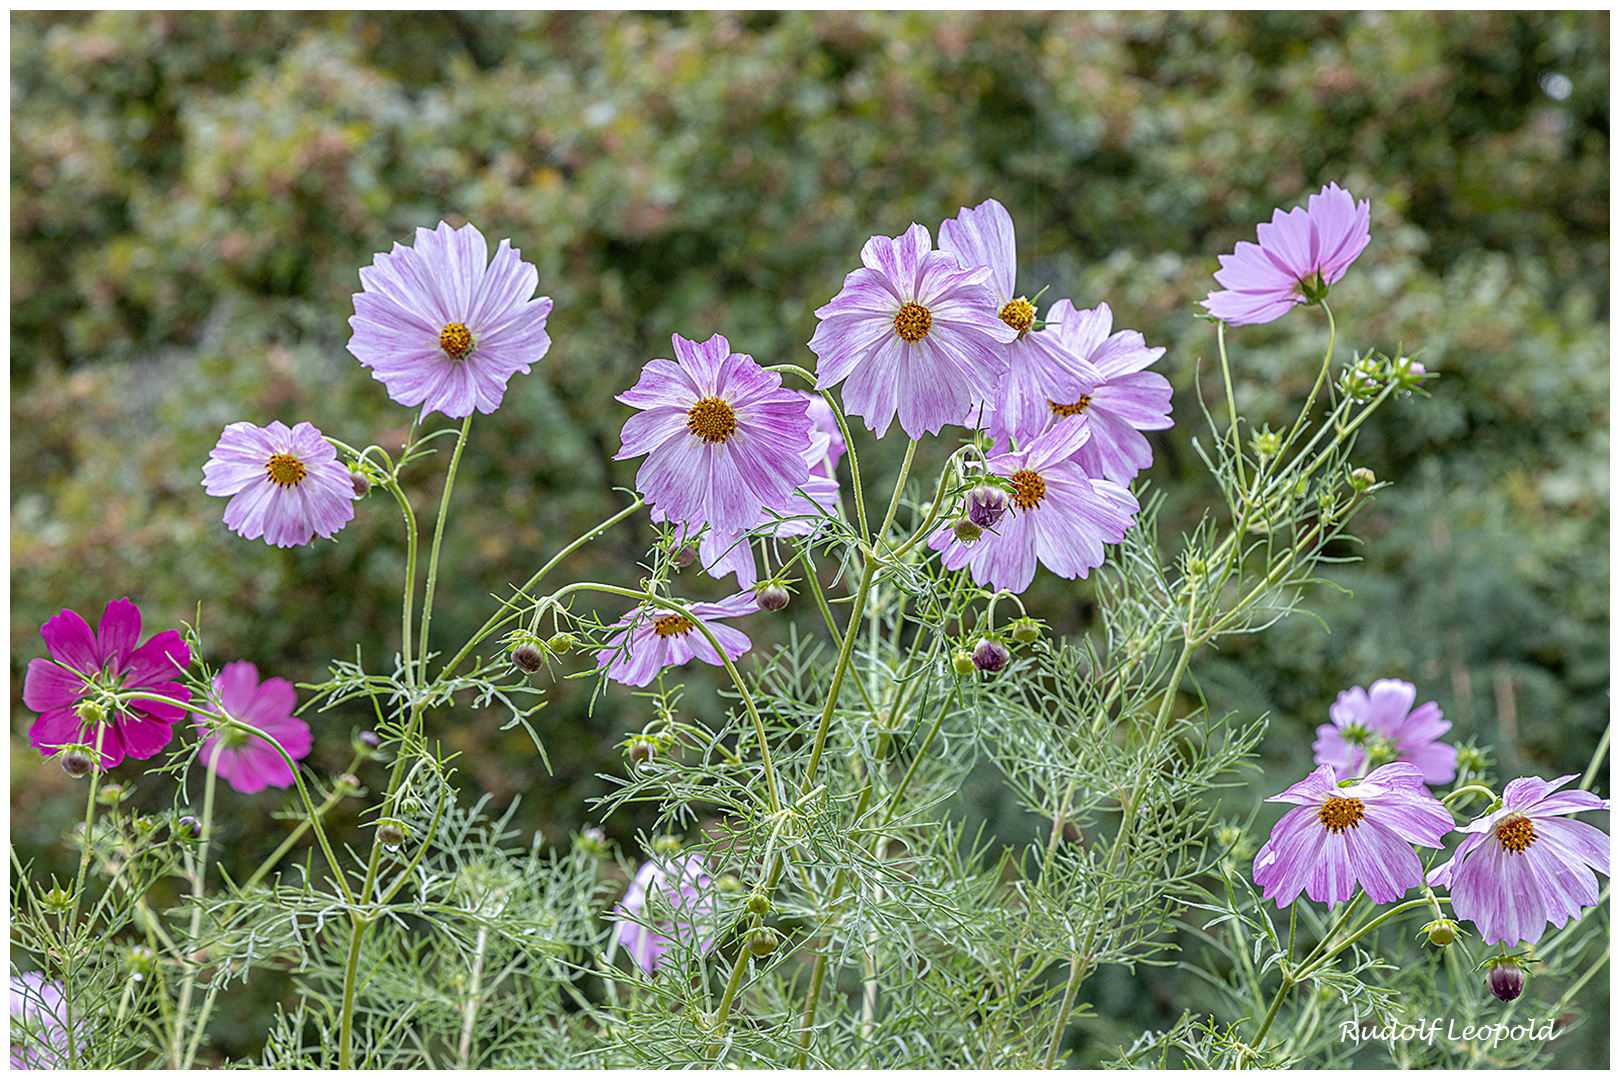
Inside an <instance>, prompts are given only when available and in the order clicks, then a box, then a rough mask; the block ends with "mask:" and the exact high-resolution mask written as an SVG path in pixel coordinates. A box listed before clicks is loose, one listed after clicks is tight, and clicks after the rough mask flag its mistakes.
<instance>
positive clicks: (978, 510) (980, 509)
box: [967, 484, 1009, 529]
mask: <svg viewBox="0 0 1620 1080" xmlns="http://www.w3.org/2000/svg"><path fill="white" fill-rule="evenodd" d="M1008 501H1009V500H1008V499H1007V493H1006V492H1005V491H1003V490H1002V489H1001V488H999V487H995V486H993V485H991V484H980V485H979V486H978V487H976V488H974V489H973V490H972V491H970V492H968V494H967V516H968V520H969V521H971V522H973V524H975V525H977V526H979V528H981V529H989V528H992V527H994V525H995V523H996V522H998V521H1000V520H1001V515H1002V514H1005V513H1006V512H1007V503H1008Z"/></svg>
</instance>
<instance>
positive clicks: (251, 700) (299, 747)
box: [191, 660, 314, 795]
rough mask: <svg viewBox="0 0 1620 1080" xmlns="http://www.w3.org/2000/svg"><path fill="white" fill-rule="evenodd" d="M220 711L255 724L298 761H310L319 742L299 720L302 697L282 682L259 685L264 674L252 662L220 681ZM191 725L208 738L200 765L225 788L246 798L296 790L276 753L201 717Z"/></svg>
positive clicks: (216, 696) (230, 669)
mask: <svg viewBox="0 0 1620 1080" xmlns="http://www.w3.org/2000/svg"><path fill="white" fill-rule="evenodd" d="M210 704H212V705H213V706H214V707H215V708H218V709H222V710H223V711H224V712H225V714H226V715H227V716H230V717H233V718H235V719H237V720H240V721H242V722H243V723H245V724H251V725H252V726H254V727H256V728H258V729H259V730H260V731H262V732H264V733H265V734H266V735H268V736H270V737H271V738H272V739H274V740H276V742H277V743H279V744H280V745H281V748H282V749H283V750H285V751H287V753H288V754H289V755H291V756H292V758H293V759H294V760H298V759H300V758H303V757H306V756H307V755H308V754H309V751H310V747H312V746H313V745H314V739H313V737H312V736H311V735H310V730H309V725H308V724H306V723H304V722H303V721H302V720H300V719H298V718H297V717H296V716H294V715H293V709H294V708H296V707H297V705H298V691H296V690H294V689H293V684H292V683H290V682H288V681H287V680H286V679H282V678H269V679H266V680H264V682H262V683H261V682H260V681H259V669H258V668H257V667H256V666H254V664H253V663H252V662H250V661H247V660H236V661H233V662H232V663H229V664H226V665H225V666H224V667H223V668H221V669H220V670H219V673H218V674H217V675H215V676H214V693H213V701H212V702H211V703H210ZM191 721H192V723H193V724H195V725H196V728H197V732H198V734H199V735H201V736H202V737H203V739H202V748H201V749H200V750H199V751H198V753H197V759H198V760H199V761H201V762H202V763H203V764H204V765H207V764H209V763H210V762H213V763H214V767H215V769H216V770H217V771H218V772H219V775H220V776H221V777H223V778H224V780H225V782H226V783H228V784H230V785H231V787H233V788H235V789H236V790H237V791H240V792H242V793H243V794H244V795H251V794H252V793H253V792H256V791H263V790H264V789H265V788H267V787H278V788H288V787H292V783H293V774H292V769H291V768H289V767H288V765H287V763H286V762H285V761H284V760H282V757H281V755H280V754H278V753H276V750H275V747H273V746H271V745H270V744H269V743H267V742H265V741H264V740H263V739H261V738H259V737H258V736H257V735H248V734H246V733H244V732H241V731H237V730H236V729H234V728H230V727H223V726H217V725H215V724H214V723H213V721H212V720H211V719H210V718H209V717H206V716H203V715H202V714H200V713H192V715H191Z"/></svg>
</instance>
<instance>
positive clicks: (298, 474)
mask: <svg viewBox="0 0 1620 1080" xmlns="http://www.w3.org/2000/svg"><path fill="white" fill-rule="evenodd" d="M264 472H265V475H266V477H268V478H269V480H270V482H271V483H273V484H280V485H281V486H282V487H284V488H287V487H297V486H298V485H299V484H300V483H302V482H303V480H304V477H305V476H306V475H308V473H309V470H308V469H306V468H304V463H303V462H302V461H299V460H298V459H297V458H295V457H293V456H292V455H291V454H271V455H270V460H269V461H267V462H265V464H264Z"/></svg>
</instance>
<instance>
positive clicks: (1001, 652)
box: [973, 638, 1012, 675]
mask: <svg viewBox="0 0 1620 1080" xmlns="http://www.w3.org/2000/svg"><path fill="white" fill-rule="evenodd" d="M1011 659H1012V653H1010V652H1008V651H1007V646H1005V645H1003V644H1002V643H1001V642H999V641H995V640H993V639H991V638H980V639H979V643H978V644H977V645H975V646H973V666H974V667H976V668H978V669H979V670H980V671H988V672H989V673H990V674H992V675H994V674H995V673H996V672H998V671H1000V670H1001V669H1002V668H1004V667H1006V666H1007V661H1008V660H1011Z"/></svg>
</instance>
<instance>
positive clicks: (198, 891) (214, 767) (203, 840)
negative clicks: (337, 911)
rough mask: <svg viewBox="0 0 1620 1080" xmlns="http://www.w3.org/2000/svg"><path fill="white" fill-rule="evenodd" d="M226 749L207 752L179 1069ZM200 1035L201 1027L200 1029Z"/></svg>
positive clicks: (178, 1033) (176, 1055) (178, 1028)
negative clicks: (216, 794)
mask: <svg viewBox="0 0 1620 1080" xmlns="http://www.w3.org/2000/svg"><path fill="white" fill-rule="evenodd" d="M224 750H225V744H224V743H223V742H219V741H216V742H215V743H214V752H213V753H212V754H210V755H208V779H207V780H206V781H204V782H203V806H202V831H201V833H200V835H199V837H198V840H197V870H196V872H195V873H194V874H193V875H192V878H191V929H190V932H189V933H188V934H187V935H186V956H185V963H186V978H185V981H184V982H183V983H181V984H180V1007H179V1008H178V1009H177V1010H176V1011H175V1018H174V1045H173V1046H172V1047H171V1048H170V1061H172V1062H173V1063H174V1064H173V1067H174V1068H176V1069H183V1068H185V1067H186V1065H185V1058H184V1057H183V1056H182V1054H181V1047H182V1046H184V1045H185V1023H186V1011H187V1010H188V1009H190V1008H191V993H192V990H193V988H194V987H195V986H196V984H197V951H198V950H197V938H198V935H200V934H201V933H202V906H201V901H202V898H203V891H204V888H205V886H206V884H207V878H208V845H209V842H210V840H211V839H212V838H213V832H214V790H215V787H216V783H217V781H218V778H219V755H220V754H222V753H223V752H224ZM197 1034H198V1035H199V1036H200V1035H201V1034H202V1033H201V1031H198V1033H197Z"/></svg>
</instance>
